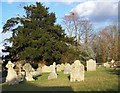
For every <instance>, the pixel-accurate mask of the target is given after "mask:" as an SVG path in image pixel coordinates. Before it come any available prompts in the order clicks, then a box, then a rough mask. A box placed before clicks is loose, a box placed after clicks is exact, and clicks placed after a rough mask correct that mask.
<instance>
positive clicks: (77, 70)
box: [70, 60, 84, 82]
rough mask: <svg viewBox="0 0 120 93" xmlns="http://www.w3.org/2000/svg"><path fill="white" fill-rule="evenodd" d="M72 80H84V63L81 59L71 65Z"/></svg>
mask: <svg viewBox="0 0 120 93" xmlns="http://www.w3.org/2000/svg"><path fill="white" fill-rule="evenodd" d="M70 81H71V82H75V81H84V65H83V64H81V63H80V61H79V60H76V61H75V62H74V63H73V64H72V65H71V72H70Z"/></svg>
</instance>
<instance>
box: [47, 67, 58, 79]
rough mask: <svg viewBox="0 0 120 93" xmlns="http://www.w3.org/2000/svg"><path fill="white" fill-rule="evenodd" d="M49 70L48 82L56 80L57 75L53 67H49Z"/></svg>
mask: <svg viewBox="0 0 120 93" xmlns="http://www.w3.org/2000/svg"><path fill="white" fill-rule="evenodd" d="M50 68H51V72H50V74H49V76H48V80H51V79H56V78H57V74H56V71H55V66H54V65H50Z"/></svg>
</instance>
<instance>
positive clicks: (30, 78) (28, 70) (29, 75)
mask: <svg viewBox="0 0 120 93" xmlns="http://www.w3.org/2000/svg"><path fill="white" fill-rule="evenodd" d="M23 70H25V73H26V76H25V79H26V80H27V81H34V79H33V68H32V66H31V65H30V64H29V63H26V64H25V65H24V66H23Z"/></svg>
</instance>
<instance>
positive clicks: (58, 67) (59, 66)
mask: <svg viewBox="0 0 120 93" xmlns="http://www.w3.org/2000/svg"><path fill="white" fill-rule="evenodd" d="M56 67H57V72H59V71H61V70H62V69H61V65H60V64H58V65H57V66H56Z"/></svg>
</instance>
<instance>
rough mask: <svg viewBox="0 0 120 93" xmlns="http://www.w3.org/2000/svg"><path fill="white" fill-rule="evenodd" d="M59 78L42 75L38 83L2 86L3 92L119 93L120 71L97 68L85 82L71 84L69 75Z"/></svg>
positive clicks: (86, 75)
mask: <svg viewBox="0 0 120 93" xmlns="http://www.w3.org/2000/svg"><path fill="white" fill-rule="evenodd" d="M57 74H58V78H57V79H54V80H48V79H47V77H48V74H42V75H41V76H39V77H38V79H37V80H36V81H32V82H21V83H20V84H17V85H13V86H11V85H10V86H9V85H7V84H6V83H3V84H2V91H119V88H118V86H119V85H118V79H119V77H120V69H117V70H113V69H110V68H103V67H100V68H97V70H96V71H85V80H84V81H82V82H70V81H69V78H68V77H69V75H65V74H63V72H58V73H57Z"/></svg>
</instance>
